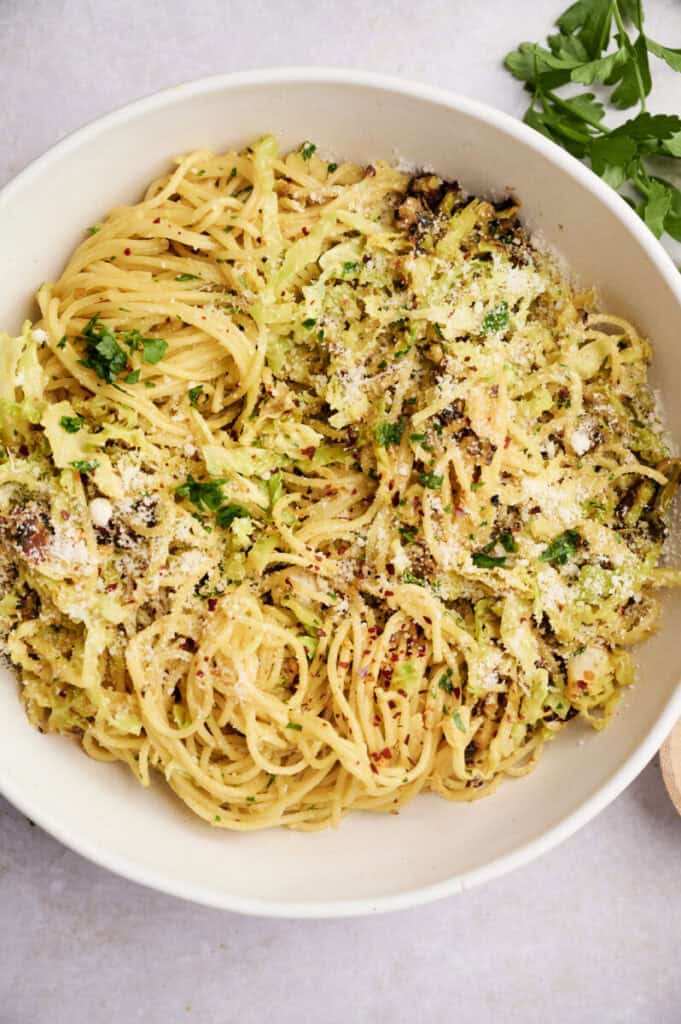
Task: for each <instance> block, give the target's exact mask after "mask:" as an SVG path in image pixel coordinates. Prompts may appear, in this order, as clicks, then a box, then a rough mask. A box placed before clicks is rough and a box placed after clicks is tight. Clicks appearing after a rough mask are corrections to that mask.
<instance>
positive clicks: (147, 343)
mask: <svg viewBox="0 0 681 1024" xmlns="http://www.w3.org/2000/svg"><path fill="white" fill-rule="evenodd" d="M167 349H168V342H167V341H165V340H164V339H163V338H142V362H143V363H151V364H152V365H153V364H155V363H158V362H160V360H161V359H163V357H164V355H165V354H166V351H167Z"/></svg>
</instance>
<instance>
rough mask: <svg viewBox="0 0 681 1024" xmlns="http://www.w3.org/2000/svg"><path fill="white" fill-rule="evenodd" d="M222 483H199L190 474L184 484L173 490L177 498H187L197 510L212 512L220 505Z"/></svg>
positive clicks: (222, 481)
mask: <svg viewBox="0 0 681 1024" xmlns="http://www.w3.org/2000/svg"><path fill="white" fill-rule="evenodd" d="M224 482H225V481H224V480H209V481H208V482H207V483H199V481H198V480H195V479H194V477H193V476H192V475H191V473H190V474H189V476H188V477H187V479H186V480H185V482H184V483H183V484H180V486H179V487H176V488H175V494H176V495H177V496H178V498H187V499H188V500H189V501H190V502H191V503H192V505H196V507H197V508H198V509H202V508H208V509H210V510H211V511H213V512H214V511H215V510H216V509H218V508H220V506H221V505H222V502H223V494H222V485H223V484H224Z"/></svg>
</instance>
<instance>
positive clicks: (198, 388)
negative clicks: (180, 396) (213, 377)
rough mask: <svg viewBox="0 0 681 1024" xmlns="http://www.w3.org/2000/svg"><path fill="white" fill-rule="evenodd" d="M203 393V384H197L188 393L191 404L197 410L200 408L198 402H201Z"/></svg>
mask: <svg viewBox="0 0 681 1024" xmlns="http://www.w3.org/2000/svg"><path fill="white" fill-rule="evenodd" d="M202 391H203V384H196V385H195V386H194V387H193V388H190V389H189V391H188V392H187V394H188V395H189V404H190V405H193V406H194V408H195V409H196V408H198V406H197V402H198V400H199V396H200V395H201V393H202Z"/></svg>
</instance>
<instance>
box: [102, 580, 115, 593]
mask: <svg viewBox="0 0 681 1024" xmlns="http://www.w3.org/2000/svg"><path fill="white" fill-rule="evenodd" d="M117 586H118V584H117V583H107V585H106V586H105V587H104V590H105V592H106V593H107V594H110V593H111V591H112V590H115V589H116V587H117Z"/></svg>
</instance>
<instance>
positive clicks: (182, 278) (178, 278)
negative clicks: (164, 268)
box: [175, 274, 201, 281]
mask: <svg viewBox="0 0 681 1024" xmlns="http://www.w3.org/2000/svg"><path fill="white" fill-rule="evenodd" d="M175 280H176V281H200V280H201V278H200V277H197V276H196V274H176V275H175Z"/></svg>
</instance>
